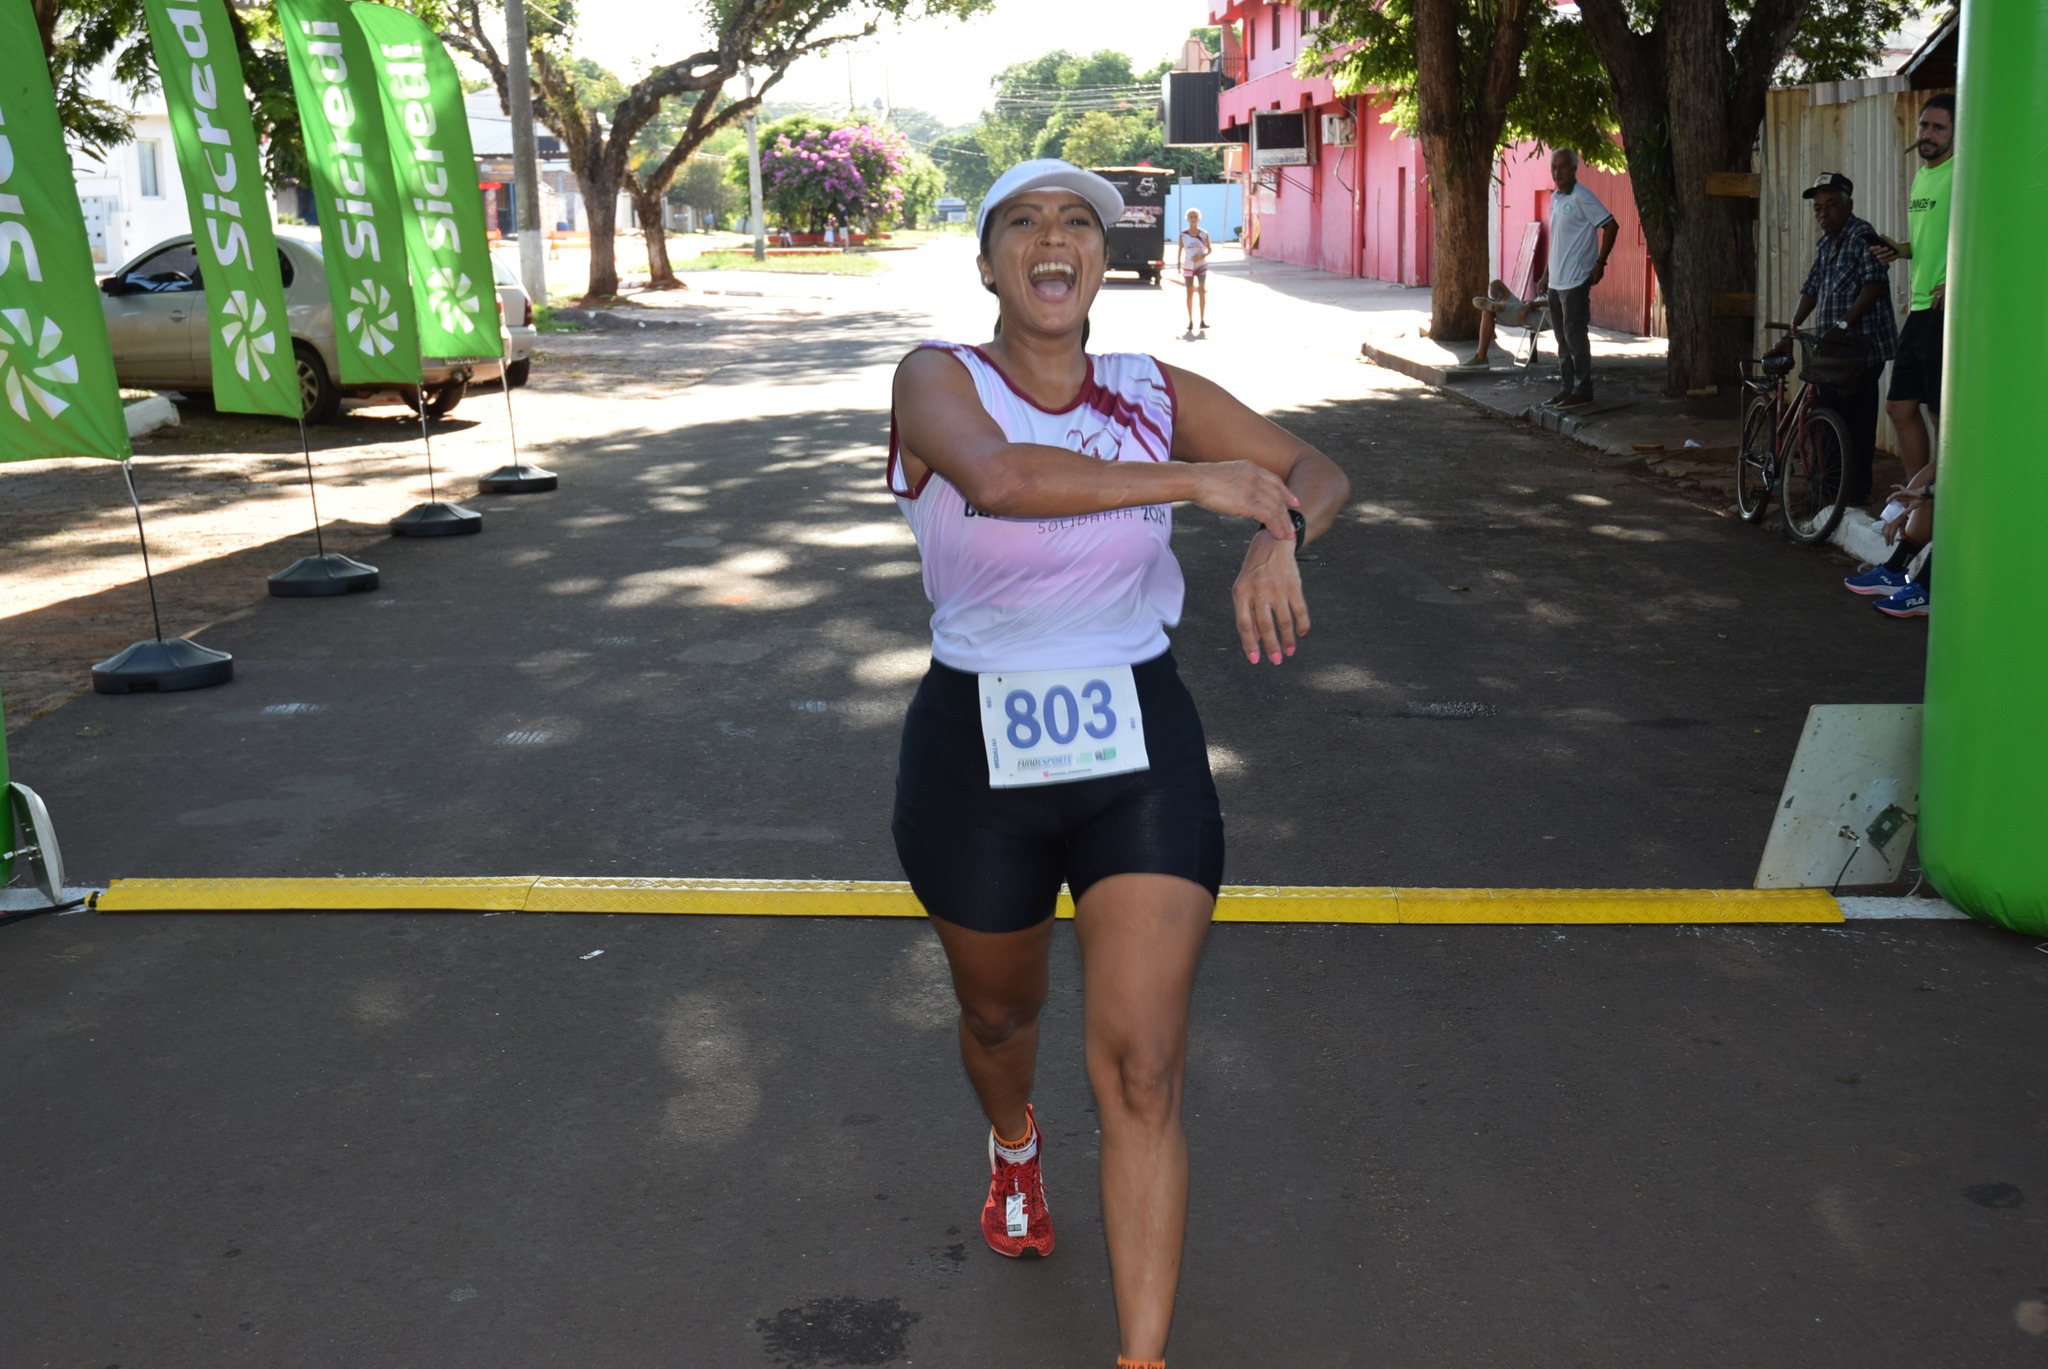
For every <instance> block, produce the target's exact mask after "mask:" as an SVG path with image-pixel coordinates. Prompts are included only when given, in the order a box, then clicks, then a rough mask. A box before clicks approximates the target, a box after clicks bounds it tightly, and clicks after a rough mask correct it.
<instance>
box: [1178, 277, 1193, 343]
mask: <svg viewBox="0 0 2048 1369" xmlns="http://www.w3.org/2000/svg"><path fill="white" fill-rule="evenodd" d="M1181 284H1183V285H1185V286H1186V287H1187V290H1188V331H1189V332H1190V333H1192V332H1194V331H1195V278H1194V277H1193V276H1191V275H1189V274H1188V273H1187V271H1186V270H1185V269H1183V270H1182V271H1181Z"/></svg>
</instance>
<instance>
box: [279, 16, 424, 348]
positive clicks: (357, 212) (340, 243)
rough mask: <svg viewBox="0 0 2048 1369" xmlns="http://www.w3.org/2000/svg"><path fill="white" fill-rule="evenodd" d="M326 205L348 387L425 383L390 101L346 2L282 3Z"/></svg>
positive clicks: (324, 233) (330, 290)
mask: <svg viewBox="0 0 2048 1369" xmlns="http://www.w3.org/2000/svg"><path fill="white" fill-rule="evenodd" d="M277 22H278V27H279V28H280V29H282V30H283V32H284V42H285V52H286V54H287V56H288V57H289V58H290V60H291V68H292V90H293V92H294V93H295V94H296V95H297V97H298V106H299V123H300V126H301V127H302V128H303V129H304V130H305V137H306V165H307V166H308V167H309V168H310V169H311V173H312V178H313V193H314V197H315V199H316V200H317V201H318V203H319V206H320V214H319V218H320V242H321V247H322V256H323V257H324V258H325V261H326V266H327V294H328V298H329V300H330V301H331V302H332V304H333V306H334V318H335V351H336V353H337V355H338V356H339V358H340V361H341V376H340V379H341V382H342V383H343V384H344V385H358V384H363V385H368V384H380V383H389V384H399V385H417V384H419V382H420V341H419V324H418V320H417V315H416V314H415V312H414V309H413V298H412V284H411V281H410V280H409V278H408V277H407V275H406V267H405V226H404V222H403V215H402V214H401V213H400V211H399V199H398V182H397V180H396V178H395V177H394V174H393V172H392V168H391V144H390V140H389V139H388V138H386V137H385V133H384V111H383V101H382V100H381V99H380V98H379V97H378V94H377V87H378V80H377V74H376V71H375V69H374V68H373V66H372V64H371V61H370V48H369V43H368V42H367V40H365V39H364V37H363V34H362V30H361V29H359V28H357V27H356V25H355V24H353V23H351V22H350V21H349V14H348V4H347V0H277Z"/></svg>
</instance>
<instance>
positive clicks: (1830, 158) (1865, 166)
mask: <svg viewBox="0 0 2048 1369" xmlns="http://www.w3.org/2000/svg"><path fill="white" fill-rule="evenodd" d="M1932 94H1934V92H1933V91H1931V90H1909V89H1907V87H1906V81H1905V78H1904V77H1901V76H1886V77H1878V78H1874V79H1871V80H1864V81H1836V82H1830V83H1827V84H1823V85H1811V86H1791V87H1787V88H1784V89H1781V90H1774V91H1772V92H1771V93H1770V95H1769V97H1768V98H1767V100H1766V103H1765V106H1764V134H1763V146H1762V149H1761V155H1760V156H1759V157H1758V159H1757V169H1758V170H1759V171H1760V172H1761V173H1762V177H1763V187H1762V188H1763V198H1762V202H1761V204H1760V205H1759V206H1758V214H1759V219H1758V229H1759V231H1758V234H1757V265H1756V303H1757V317H1756V348H1757V351H1758V353H1759V354H1761V352H1762V350H1763V349H1764V348H1766V347H1769V346H1770V345H1771V344H1772V343H1773V342H1775V341H1776V340H1777V338H1778V337H1779V336H1780V335H1779V334H1766V333H1765V332H1764V328H1763V325H1764V324H1765V323H1766V322H1767V321H1776V322H1779V323H1789V322H1791V320H1792V312H1793V310H1795V309H1797V308H1798V307H1799V287H1800V285H1801V283H1803V282H1804V281H1805V279H1806V273H1807V271H1808V269H1809V268H1811V267H1812V265H1813V252H1814V244H1815V242H1816V241H1817V240H1818V238H1819V232H1818V230H1816V229H1815V228H1814V226H1813V208H1812V206H1811V205H1810V204H1809V203H1808V202H1807V201H1805V200H1802V199H1801V198H1800V192H1801V191H1803V190H1805V189H1806V188H1807V187H1808V186H1810V185H1812V184H1813V181H1814V178H1815V177H1816V176H1818V175H1820V174H1821V173H1822V172H1824V171H1839V172H1841V173H1842V174H1843V175H1844V176H1847V177H1848V178H1849V179H1850V181H1852V182H1854V184H1855V186H1856V214H1857V216H1858V217H1859V218H1863V219H1867V220H1869V222H1870V226H1871V227H1872V228H1875V229H1876V230H1877V231H1878V232H1880V233H1882V234H1884V235H1885V236H1886V237H1888V238H1892V239H1895V240H1896V239H1901V238H1904V237H1905V236H1906V191H1907V189H1908V188H1909V187H1910V186H1911V185H1912V183H1913V173H1914V172H1915V171H1916V170H1918V169H1919V166H1920V158H1919V156H1918V155H1917V154H1916V153H1915V152H1914V151H1913V143H1914V140H1915V138H1916V137H1917V136H1918V133H1919V120H1920V106H1921V105H1923V104H1925V103H1926V102H1927V97H1928V96H1930V95H1932ZM1911 296H1912V286H1911V283H1910V281H1909V279H1908V276H1907V271H1906V264H1905V263H1904V262H1899V263H1897V264H1895V265H1894V266H1893V267H1892V312H1893V314H1894V315H1895V316H1896V317H1897V318H1899V319H1900V320H1902V321H1903V320H1904V318H1905V315H1906V304H1907V301H1908V300H1909V299H1910V298H1911ZM1885 380H1886V383H1888V382H1889V380H1890V373H1889V368H1887V373H1886V377H1885ZM1877 444H1878V446H1880V447H1882V448H1884V449H1885V450H1887V451H1889V450H1892V425H1891V421H1890V420H1889V419H1886V420H1882V421H1881V422H1880V424H1879V427H1878V439H1877Z"/></svg>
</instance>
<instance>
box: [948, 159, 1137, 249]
mask: <svg viewBox="0 0 2048 1369" xmlns="http://www.w3.org/2000/svg"><path fill="white" fill-rule="evenodd" d="M1030 190H1065V191H1068V192H1070V193H1072V194H1075V195H1079V196H1080V197H1081V198H1082V199H1084V200H1086V201H1088V204H1089V207H1090V208H1092V209H1094V211H1095V215H1096V217H1097V218H1099V219H1101V220H1102V226H1103V227H1104V228H1105V229H1106V228H1108V227H1109V226H1110V225H1111V224H1113V223H1115V222H1116V221H1117V220H1118V219H1120V218H1122V217H1123V216H1124V197H1123V195H1122V193H1121V192H1120V191H1118V190H1117V188H1116V187H1115V186H1113V185H1111V184H1110V183H1109V182H1108V181H1106V180H1104V179H1103V178H1102V177H1100V176H1098V175H1096V174H1095V173H1094V172H1093V171H1083V170H1082V169H1081V168H1080V167H1078V166H1075V165H1074V164H1073V163H1072V162H1063V161H1061V160H1060V159H1059V158H1057V157H1041V158H1039V159H1038V160H1037V161H1031V162H1019V163H1017V164H1016V165H1015V166H1013V167H1011V168H1010V169H1009V170H1008V171H1005V172H1004V173H1003V174H1002V175H1000V176H998V177H996V183H995V184H994V185H992V186H990V187H989V189H988V194H986V195H984V196H982V199H981V212H980V213H979V214H976V215H975V216H974V236H975V237H976V238H979V237H981V231H982V229H983V228H984V227H985V226H987V224H988V216H989V215H991V214H993V213H995V211H996V210H998V209H1000V208H1002V207H1003V203H1004V201H1006V200H1013V199H1015V198H1016V197H1017V196H1019V195H1022V194H1024V193H1025V192H1026V191H1030Z"/></svg>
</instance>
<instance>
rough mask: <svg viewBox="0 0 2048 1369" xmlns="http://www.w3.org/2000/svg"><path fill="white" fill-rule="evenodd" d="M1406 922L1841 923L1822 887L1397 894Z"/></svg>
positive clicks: (1839, 910) (1839, 911)
mask: <svg viewBox="0 0 2048 1369" xmlns="http://www.w3.org/2000/svg"><path fill="white" fill-rule="evenodd" d="M1394 896H1395V898H1396V899H1397V900H1398V901H1399V903H1400V905H1401V921H1402V922H1404V923H1500V924H1523V925H1557V924H1568V923H1583V924H1591V923H1637V924H1640V923H1672V922H1840V921H1841V920H1842V908H1841V905H1840V904H1838V903H1836V902H1835V900H1834V898H1833V896H1831V895H1830V894H1829V893H1828V892H1827V891H1826V890H1824V889H1396V890H1395V891H1394Z"/></svg>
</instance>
